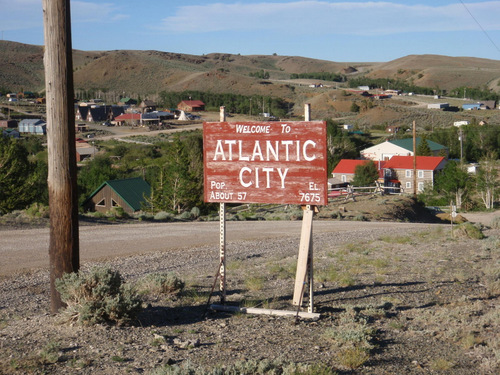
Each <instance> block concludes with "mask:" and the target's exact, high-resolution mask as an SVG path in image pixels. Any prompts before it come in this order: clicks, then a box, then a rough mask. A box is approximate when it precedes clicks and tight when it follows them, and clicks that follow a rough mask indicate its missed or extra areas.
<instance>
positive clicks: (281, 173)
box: [278, 168, 288, 189]
mask: <svg viewBox="0 0 500 375" xmlns="http://www.w3.org/2000/svg"><path fill="white" fill-rule="evenodd" d="M287 173H288V168H285V170H284V171H281V168H278V174H279V175H280V179H281V188H282V189H284V188H285V177H286V174H287Z"/></svg>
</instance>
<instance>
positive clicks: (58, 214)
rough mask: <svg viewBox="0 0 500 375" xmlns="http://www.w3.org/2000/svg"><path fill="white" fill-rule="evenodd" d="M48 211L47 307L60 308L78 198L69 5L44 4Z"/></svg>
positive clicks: (75, 256)
mask: <svg viewBox="0 0 500 375" xmlns="http://www.w3.org/2000/svg"><path fill="white" fill-rule="evenodd" d="M42 4H43V18H44V37H45V53H44V65H45V91H46V100H47V149H48V167H49V174H48V180H47V182H48V188H49V207H50V243H49V260H50V293H51V299H50V307H51V312H52V313H56V312H58V311H59V309H60V308H61V307H63V303H62V301H61V296H60V294H59V293H58V292H57V290H56V288H55V281H56V280H57V279H59V278H61V277H62V276H63V274H65V273H71V272H76V271H78V268H79V264H80V254H79V239H78V236H79V235H78V196H77V186H76V150H75V115H74V111H75V110H74V107H73V106H74V92H73V62H72V44H71V22H70V19H71V16H70V0H43V2H42Z"/></svg>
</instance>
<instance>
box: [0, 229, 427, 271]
mask: <svg viewBox="0 0 500 375" xmlns="http://www.w3.org/2000/svg"><path fill="white" fill-rule="evenodd" d="M301 225H302V224H301V222H300V221H291V222H290V221H287V222H285V221H273V222H272V225H271V224H270V223H269V222H265V221H260V222H248V221H246V222H228V223H227V226H226V236H227V237H226V241H227V243H228V251H230V244H231V242H234V241H250V240H263V239H268V238H278V237H279V238H285V237H290V238H291V239H292V238H293V239H296V238H299V237H300V231H301ZM418 226H422V227H425V226H428V224H415V223H388V222H349V221H345V222H343V221H315V222H314V224H313V231H314V233H335V232H349V231H352V230H353V229H354V228H356V230H359V229H361V228H366V229H367V230H370V231H371V230H376V229H382V228H394V230H397V228H398V227H412V228H415V227H418ZM199 246H213V247H214V252H217V251H218V247H219V223H218V222H193V223H141V224H110V225H99V226H97V225H96V226H81V227H80V260H81V261H82V262H86V261H97V260H106V259H113V258H117V257H123V256H131V255H138V254H146V253H154V252H158V251H165V250H176V249H181V248H190V247H199ZM48 248H49V229H48V228H37V229H17V230H2V231H1V232H0V259H1V261H0V276H1V275H3V276H7V275H13V274H15V273H18V272H23V271H27V270H30V269H38V268H48V266H49V257H48Z"/></svg>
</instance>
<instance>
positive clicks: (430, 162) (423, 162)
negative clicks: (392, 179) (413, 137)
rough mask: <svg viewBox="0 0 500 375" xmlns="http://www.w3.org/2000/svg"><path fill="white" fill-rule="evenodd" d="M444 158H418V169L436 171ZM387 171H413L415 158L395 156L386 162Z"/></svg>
mask: <svg viewBox="0 0 500 375" xmlns="http://www.w3.org/2000/svg"><path fill="white" fill-rule="evenodd" d="M443 160H444V157H442V156H417V169H419V170H426V171H434V170H436V169H437V167H438V166H439V165H440V164H441V163H442V162H443ZM384 168H386V169H413V156H393V157H392V158H391V159H390V160H388V161H386V163H385V165H384Z"/></svg>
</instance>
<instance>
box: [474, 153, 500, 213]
mask: <svg viewBox="0 0 500 375" xmlns="http://www.w3.org/2000/svg"><path fill="white" fill-rule="evenodd" d="M476 186H477V191H478V193H479V195H480V196H481V200H482V201H483V203H484V206H485V208H486V209H491V208H493V205H494V202H495V196H497V195H498V192H499V184H498V160H497V158H496V155H495V154H494V153H491V154H489V155H488V157H486V158H485V159H483V160H481V163H480V166H479V171H478V173H477V177H476Z"/></svg>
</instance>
